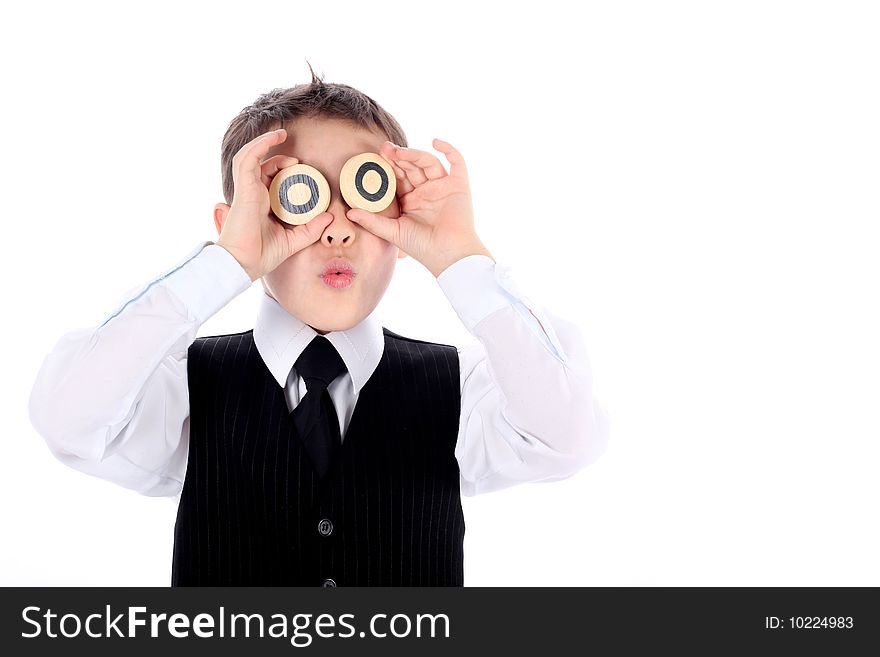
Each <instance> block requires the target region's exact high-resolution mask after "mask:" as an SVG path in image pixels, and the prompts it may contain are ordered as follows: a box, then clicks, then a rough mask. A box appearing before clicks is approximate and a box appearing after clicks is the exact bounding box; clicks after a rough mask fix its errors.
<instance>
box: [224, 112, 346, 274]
mask: <svg viewBox="0 0 880 657" xmlns="http://www.w3.org/2000/svg"><path fill="white" fill-rule="evenodd" d="M285 139H287V131H286V130H284V129H283V128H281V129H279V130H273V131H272V132H266V133H264V134H262V135H260V136H259V137H257V138H255V139H253V140H252V141H249V142H248V143H247V144H245V145H244V146H242V147H241V148H240V149H239V151H238V152H237V153H236V154H235V156H234V157H233V158H232V181H233V184H234V185H235V192H234V195H233V199H232V206H231V207H230V209H229V212H228V214H227V215H226V220H225V221H224V222H223V227H222V229H221V231H220V237H219V238H218V239H217V241H216V242H215V244H218V245H220V246H222V247H223V248H225V249H226V250H227V251H229V253H231V254H232V256H233V257H234V258H235V259H236V260H238V262H239V264H240V265H241V266H242V267H243V268H244V270H245V271H246V272H247V274H248V276H250V277H251V280H252V281H255V280H257V279H258V278H260V277H261V276H264V275H265V274H268V273H269V272H271V271H272V270H273V269H275V268H276V267H277V266H278V265H280V264H281V263H282V262H283V261H284V260H286V259H287V258H289V257H290V256H292V255H293V254H294V253H296V252H297V251H302V250H303V249H304V248H306V247H307V246H309V245H311V244H314V243H315V242H317V241H318V240H319V239H321V235H322V234H323V233H324V229H325V228H326V227H327V226H329V225H330V222H331V221H332V220H333V215H332V214H330V213H329V212H324V213H322V214H319V215H318V216H317V217H314V218H313V219H312V220H311V221H309V222H308V223H306V224H302V225H299V226H293V225H290V224H287V223H285V222H283V221H281V220H280V219H278V218H277V217H276V216H275V213H274V212H272V208H271V206H270V204H269V185H271V184H272V178H274V177H275V175H276V174H277V173H278V172H279V171H280V170H281V169H284V168H286V167H290V166H293V165H294V164H298V163H299V160H297V159H296V158H295V157H288V156H286V155H275V156H273V157H270V158H268V159H266V160H265V161H263V160H262V157H263V156H265V155H266V153H268V152H269V149H270V148H272V147H273V146H276V145H278V144H281V143H284V140H285Z"/></svg>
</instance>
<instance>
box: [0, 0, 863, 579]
mask: <svg viewBox="0 0 880 657" xmlns="http://www.w3.org/2000/svg"><path fill="white" fill-rule="evenodd" d="M872 5H873V3H869V2H865V3H856V2H804V1H799V2H768V1H763V2H742V1H739V2H724V3H722V2H711V3H710V2H663V3H659V2H607V3H573V2H568V1H565V2H548V1H546V0H544V1H542V2H540V3H525V2H523V3H511V2H504V3H501V2H498V3H489V2H485V3H481V2H473V1H469V2H460V3H459V2H437V3H416V2H411V1H407V2H390V1H388V0H383V1H382V2H378V3H370V2H351V3H348V2H325V3H315V2H309V3H306V2H279V3H273V2H259V3H253V4H250V5H248V4H247V3H241V2H234V3H228V4H225V3H224V4H221V3H205V2H198V3H192V4H189V3H184V2H173V3H168V4H161V3H156V2H151V3H140V4H135V3H113V4H111V3H107V4H106V5H99V4H95V3H89V2H77V3H46V2H42V3H27V4H25V3H18V4H17V5H16V6H14V7H10V4H9V3H6V4H5V5H4V8H3V9H2V16H0V25H2V27H0V57H2V61H3V79H4V80H3V89H2V92H0V94H2V95H0V98H2V105H0V111H2V130H3V149H2V158H0V166H2V175H0V184H2V187H3V196H2V202H3V210H4V216H3V219H4V221H3V225H4V239H3V247H4V248H3V258H2V267H3V271H2V281H3V297H4V307H5V308H6V310H5V311H4V313H3V315H4V320H3V322H2V331H3V342H2V345H3V359H2V360H3V363H4V367H3V378H2V400H3V407H2V413H3V415H2V439H3V443H4V444H3V452H2V454H3V458H2V470H0V504H2V517H0V522H2V527H3V540H2V541H0V583H2V584H6V585H155V586H167V585H168V584H169V583H170V570H171V549H172V540H173V524H174V517H175V513H176V506H175V505H174V504H173V503H171V502H170V500H168V499H164V500H163V499H157V498H147V497H142V496H139V495H137V494H135V493H132V492H130V491H127V490H126V489H123V488H121V487H118V486H115V485H113V484H110V483H107V482H104V481H102V480H100V479H96V478H93V477H90V476H88V475H85V474H82V473H79V472H77V471H74V470H71V469H68V468H66V467H65V466H63V465H61V464H60V463H59V462H57V461H55V460H54V458H53V457H52V455H51V454H50V452H49V450H48V449H47V447H46V445H45V443H44V442H43V439H42V438H41V437H40V436H39V435H38V434H37V433H36V432H35V431H34V429H33V428H32V427H31V425H30V423H29V420H28V416H27V398H28V395H29V393H30V389H31V386H32V384H33V380H34V377H35V375H36V372H37V369H38V368H39V366H40V364H41V362H42V360H43V358H44V357H45V356H46V355H47V354H48V352H49V351H50V350H51V348H52V347H53V345H54V344H55V342H56V340H57V339H58V338H59V337H60V336H61V335H62V334H64V333H66V332H67V331H70V330H73V329H75V328H79V327H84V326H90V325H97V324H99V323H100V322H101V321H102V320H103V318H104V316H105V314H106V313H109V312H111V311H112V310H114V309H115V308H116V307H117V302H118V300H119V298H120V295H122V294H123V293H124V292H125V291H126V290H129V289H131V288H134V287H135V286H137V285H139V284H141V283H143V282H145V281H147V280H149V279H150V278H152V277H153V276H155V275H157V274H159V273H161V272H163V271H165V270H166V269H167V268H168V267H170V266H172V265H173V264H174V263H176V262H177V261H179V260H180V259H181V258H182V257H184V256H185V255H186V254H187V253H188V252H189V251H190V250H191V249H192V248H193V247H194V246H195V245H196V244H197V243H198V242H199V241H201V240H204V239H208V240H210V239H214V238H215V237H216V232H215V230H214V226H213V221H212V214H211V213H212V208H213V206H214V204H215V203H216V202H218V201H222V195H221V185H220V141H221V138H222V136H223V133H224V131H225V130H226V127H227V125H228V123H229V121H230V120H231V119H232V118H233V117H234V116H235V115H236V114H237V113H238V111H239V110H240V109H241V108H243V107H244V106H246V105H249V104H250V103H251V102H253V100H255V99H256V97H257V96H258V95H259V94H261V93H264V92H266V91H268V90H270V89H272V88H274V87H289V86H293V85H294V84H299V83H303V82H306V81H308V79H309V72H308V67H307V65H306V59H308V60H309V61H310V62H311V63H312V65H313V66H314V67H315V69H316V71H317V72H318V73H319V74H324V76H325V81H326V82H340V83H344V84H349V85H352V86H354V87H356V88H358V89H360V90H361V91H363V92H365V93H367V94H368V95H370V96H371V97H373V98H374V99H375V100H376V101H377V102H379V103H380V104H381V105H382V106H383V107H385V108H386V109H387V110H388V111H390V112H391V113H392V114H393V115H394V116H395V117H396V118H397V119H398V121H399V122H400V123H401V124H402V126H403V128H404V130H405V131H406V133H407V135H408V137H409V141H410V145H411V146H412V147H414V148H419V149H422V150H428V151H432V152H434V151H433V149H432V148H431V139H432V138H434V137H439V138H441V139H444V140H447V141H449V142H451V143H452V144H453V145H455V146H456V147H458V148H459V149H460V150H461V151H462V153H463V155H464V156H465V159H466V161H467V163H468V167H469V171H470V180H471V187H472V190H473V195H474V205H475V213H476V225H477V231H478V233H479V235H480V236H481V238H482V239H483V241H484V243H485V244H486V245H487V246H488V247H489V249H490V251H492V253H493V255H494V256H495V257H496V259H497V260H498V261H499V262H504V263H506V264H508V265H510V266H511V267H512V268H513V270H512V273H513V275H514V277H515V280H516V281H517V283H518V284H519V286H520V287H521V288H522V289H523V290H524V291H525V292H526V293H527V294H528V295H529V296H530V297H531V298H533V299H534V300H536V301H538V302H540V303H541V304H543V305H545V306H546V307H548V308H550V309H551V310H553V311H554V312H556V313H557V314H560V315H562V316H565V317H567V318H569V319H571V320H573V321H575V322H577V323H578V325H579V326H580V327H581V328H582V331H583V335H584V338H585V340H586V341H587V344H588V346H589V350H590V355H591V358H592V363H593V371H594V382H595V390H596V393H597V395H598V397H599V399H600V401H601V402H602V404H603V405H604V407H605V408H606V409H607V410H608V412H609V415H610V416H611V418H612V422H613V425H612V435H611V443H610V446H609V449H608V451H607V453H606V454H605V455H604V456H603V457H602V459H600V461H598V462H597V463H595V464H594V465H592V466H590V467H588V468H586V469H584V470H583V471H581V472H580V473H579V474H578V475H576V476H575V477H573V478H571V479H568V480H565V481H562V482H558V483H551V484H525V485H522V486H518V487H515V488H510V489H507V490H504V491H499V492H496V493H490V494H487V495H484V496H479V497H475V498H464V499H463V504H464V507H465V516H466V522H467V534H466V542H465V583H466V585H468V586H483V585H505V586H506V585H559V586H568V585H622V586H631V585H673V586H679V585H873V586H877V585H880V566H878V563H880V561H878V559H877V554H878V553H880V545H878V543H880V541H878V538H880V531H878V522H877V506H878V502H880V486H878V477H877V470H878V467H880V459H878V457H880V448H878V438H880V413H878V408H880V404H878V401H880V374H878V372H880V349H878V339H877V338H878V335H880V317H878V311H877V298H878V287H880V276H878V274H880V265H878V257H877V253H878V249H880V242H878V237H877V226H878V220H880V212H878V209H880V208H878V205H880V202H878V199H880V193H878V174H880V121H878V117H880V93H878V73H880V70H878V69H880V45H878V44H880V41H878V39H877V35H878V33H880V21H878V15H877V10H876V9H874V8H873V6H872ZM435 154H437V155H438V156H439V157H440V158H441V161H444V162H445V160H444V159H443V156H442V154H440V153H436V152H435ZM259 294H261V287H260V285H259V284H255V285H254V286H252V288H251V289H250V290H249V291H248V292H246V293H244V294H242V295H241V296H240V297H238V298H236V299H235V300H234V301H233V302H232V303H230V304H229V305H228V306H227V307H226V308H224V309H222V310H221V311H220V312H219V313H218V314H217V315H215V316H214V317H213V318H211V319H210V320H209V321H208V322H207V323H206V324H205V325H203V326H202V328H201V330H200V332H199V334H200V335H210V334H215V333H222V332H232V331H241V330H246V329H248V328H251V327H252V325H253V324H252V322H253V318H254V315H255V311H256V304H257V300H258V298H259ZM380 309H381V312H382V315H381V317H382V319H383V323H384V325H385V326H387V327H389V328H391V329H392V330H394V331H396V332H398V333H402V334H405V335H411V336H413V337H419V338H421V339H426V340H435V341H440V342H447V343H452V344H459V345H463V344H466V343H468V342H469V341H471V340H474V339H475V338H472V337H471V336H470V334H469V333H467V331H466V330H465V329H464V327H463V326H462V325H461V323H460V321H459V320H458V318H457V316H456V315H455V313H454V311H453V310H452V308H451V306H450V305H449V303H448V301H447V300H446V298H445V297H444V296H443V294H442V292H441V291H440V289H439V287H438V286H437V284H436V282H435V281H434V278H433V277H432V276H431V275H430V274H429V273H428V272H427V270H425V269H424V268H423V267H422V266H421V265H419V264H418V263H417V262H416V261H414V260H412V259H410V258H407V259H405V260H403V261H400V262H399V264H398V271H397V273H396V274H395V278H394V281H393V283H392V285H391V287H390V288H389V290H388V292H387V294H386V296H385V298H384V299H383V301H382V303H381V305H380Z"/></svg>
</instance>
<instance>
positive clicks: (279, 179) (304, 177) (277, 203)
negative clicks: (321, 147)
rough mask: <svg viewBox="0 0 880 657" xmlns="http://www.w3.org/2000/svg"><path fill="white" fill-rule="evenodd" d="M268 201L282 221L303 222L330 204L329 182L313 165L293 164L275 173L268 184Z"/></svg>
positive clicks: (289, 222) (290, 222)
mask: <svg viewBox="0 0 880 657" xmlns="http://www.w3.org/2000/svg"><path fill="white" fill-rule="evenodd" d="M269 203H270V205H271V206H272V212H274V213H275V216H276V217H278V218H279V219H281V221H284V222H286V223H288V224H294V225H298V224H305V223H308V222H309V221H311V220H312V219H314V218H315V217H317V216H318V215H319V214H321V213H322V212H325V211H326V210H327V208H328V207H329V205H330V185H328V184H327V179H326V178H325V177H324V176H323V175H322V174H321V172H320V171H318V170H317V169H316V168H315V167H310V166H309V165H308V164H302V163H300V164H294V165H293V166H292V167H287V168H286V169H281V171H279V172H278V173H277V174H275V177H274V178H273V179H272V183H271V184H270V185H269Z"/></svg>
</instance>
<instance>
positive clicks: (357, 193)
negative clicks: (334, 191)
mask: <svg viewBox="0 0 880 657" xmlns="http://www.w3.org/2000/svg"><path fill="white" fill-rule="evenodd" d="M339 191H340V192H341V193H342V198H344V199H345V202H346V203H348V205H349V206H351V207H353V208H360V209H361V210H366V211H368V212H381V211H382V210H384V209H385V208H387V207H388V206H389V205H391V202H392V201H393V200H394V197H395V195H396V194H397V178H395V176H394V169H392V168H391V165H390V164H389V163H388V160H386V159H385V158H384V157H382V156H381V155H379V154H378V153H361V154H360V155H355V156H354V157H352V158H350V159H349V160H348V161H347V162H346V163H345V164H344V165H343V166H342V171H341V172H340V174H339Z"/></svg>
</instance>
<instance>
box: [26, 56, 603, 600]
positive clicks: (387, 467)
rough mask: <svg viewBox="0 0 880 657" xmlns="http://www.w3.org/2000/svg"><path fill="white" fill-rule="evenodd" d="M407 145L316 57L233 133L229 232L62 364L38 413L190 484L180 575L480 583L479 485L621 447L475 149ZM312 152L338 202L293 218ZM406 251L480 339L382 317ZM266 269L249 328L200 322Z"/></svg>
mask: <svg viewBox="0 0 880 657" xmlns="http://www.w3.org/2000/svg"><path fill="white" fill-rule="evenodd" d="M406 143H407V142H406V138H405V136H404V134H403V132H402V130H401V129H400V126H399V125H398V124H397V122H396V121H395V120H394V118H393V117H392V116H391V115H390V114H388V113H387V112H385V110H383V109H382V108H381V107H379V106H378V105H377V104H376V103H375V102H374V101H373V100H372V99H370V98H368V97H367V96H365V95H364V94H362V93H360V92H358V91H356V90H354V89H352V88H351V87H348V86H346V85H339V84H325V83H324V82H323V81H322V80H320V79H318V78H317V77H316V76H315V74H314V72H313V73H312V82H311V83H310V84H306V85H297V86H295V87H293V88H291V89H286V90H282V89H276V90H273V91H272V92H270V93H268V94H264V95H263V96H261V97H260V98H259V99H258V100H257V101H256V102H255V103H254V105H252V106H250V107H248V108H245V109H244V110H242V112H241V113H240V114H239V116H238V117H236V118H235V119H234V120H233V121H232V122H231V124H230V126H229V129H228V130H227V133H226V135H225V137H224V140H223V148H222V154H221V159H222V172H223V191H224V196H225V199H226V203H218V204H217V205H216V206H215V209H214V221H215V226H216V228H217V232H218V234H219V237H218V239H217V241H216V242H215V243H211V242H205V243H204V244H201V245H199V246H198V247H197V248H196V249H195V250H194V251H193V252H192V253H191V254H190V255H189V256H188V257H187V258H185V259H184V260H183V261H182V262H181V263H179V264H178V265H177V266H176V267H174V268H173V269H171V270H169V271H168V272H166V273H165V274H164V275H163V276H160V277H159V278H157V279H156V280H154V281H151V282H150V283H148V284H147V285H146V286H144V287H143V288H142V289H141V291H140V292H139V293H138V294H135V295H133V296H132V297H131V298H130V299H128V300H127V301H126V302H125V303H123V304H122V305H121V306H120V308H119V309H118V310H117V311H116V312H115V313H113V314H111V315H110V316H109V317H108V318H107V319H106V320H105V321H104V322H103V323H102V324H101V325H100V326H98V327H97V328H92V329H85V330H80V331H74V332H72V333H69V334H67V335H66V336H64V337H63V338H62V339H61V340H60V341H59V343H58V344H57V345H56V347H55V349H54V350H53V352H52V353H51V354H50V355H49V356H48V357H47V359H46V361H45V362H44V364H43V366H42V368H41V370H40V373H39V375H38V377H37V380H36V383H35V385H34V389H33V392H32V394H31V400H30V413H31V420H32V422H33V424H34V426H35V427H36V428H37V430H38V431H39V432H40V433H41V434H42V435H43V437H44V438H45V439H46V441H47V443H48V445H49V447H50V449H51V451H52V453H53V454H54V455H55V456H56V457H57V458H58V459H59V460H61V461H62V462H63V463H66V464H67V465H69V466H71V467H74V468H77V469H79V470H82V471H84V472H87V473H89V474H92V475H95V476H99V477H103V478H105V479H108V480H110V481H114V482H116V483H118V484H120V485H122V486H126V487H128V488H131V489H134V490H137V491H139V492H141V493H143V494H145V495H156V496H159V495H164V496H177V495H179V496H180V497H179V506H178V514H177V520H176V523H175V529H174V555H173V566H172V585H173V586H181V585H297V586H301V585H308V586H337V585H339V586H409V585H430V586H462V585H463V582H464V574H463V554H462V547H463V540H464V530H465V523H464V517H463V515H462V508H461V499H460V493H461V492H463V493H464V494H465V495H476V494H479V493H484V492H489V491H492V490H498V489H500V488H504V487H507V486H511V485H514V484H517V483H520V482H526V481H551V480H555V479H561V478H564V477H568V476H571V475H572V474H574V473H575V472H577V471H578V470H579V469H580V468H582V467H584V466H585V465H586V464H588V463H590V462H592V461H593V460H594V459H595V458H597V457H598V455H599V454H600V453H601V452H602V451H603V449H604V445H605V440H606V433H607V432H606V430H605V427H604V423H603V421H602V415H601V412H600V411H599V409H598V407H597V406H596V405H594V401H593V398H592V384H591V374H590V367H589V363H588V360H587V355H586V351H585V349H584V347H583V342H582V340H581V337H580V334H579V333H578V331H577V329H576V327H574V326H572V325H571V324H569V323H566V322H564V321H562V320H560V319H558V318H555V317H552V318H551V316H550V315H549V314H548V313H547V312H546V311H544V310H542V309H541V308H540V307H538V306H537V305H535V304H533V303H531V302H530V301H529V300H527V299H525V298H524V297H522V296H521V295H520V294H519V293H518V292H517V290H516V287H515V286H514V285H513V283H512V281H511V280H510V279H509V277H508V276H506V274H505V273H504V270H503V269H502V268H501V267H500V266H496V264H495V261H494V259H493V258H492V255H491V253H490V252H489V251H488V250H487V249H486V247H485V246H484V245H483V243H482V242H481V241H480V239H479V238H478V237H477V234H476V232H475V230H474V220H473V211H472V207H471V196H470V191H469V186H468V179H467V170H466V166H465V162H464V159H463V158H462V156H461V154H460V153H459V152H458V151H457V150H456V149H455V148H453V147H452V146H451V145H450V144H448V143H446V142H442V141H439V140H436V141H435V142H434V144H435V146H436V147H437V149H438V150H440V151H441V152H442V153H444V154H445V156H446V157H447V159H448V160H449V162H450V164H451V170H450V172H449V173H447V172H446V170H445V168H444V167H443V165H442V164H441V163H440V161H439V160H438V159H437V158H436V157H435V156H434V155H432V154H430V153H427V152H424V151H419V150H414V149H408V148H405V146H406ZM398 145H402V146H403V147H399V146H398ZM366 152H374V153H379V154H380V155H382V157H384V158H385V159H386V160H387V161H388V162H389V163H391V165H392V167H393V170H394V173H395V178H396V184H397V191H396V197H395V199H394V201H393V202H392V203H391V205H390V206H389V207H388V208H387V209H385V210H383V211H382V212H380V213H377V214H372V213H369V212H366V211H363V210H359V209H351V208H349V206H348V205H347V204H346V202H345V200H344V199H343V197H342V195H341V193H340V190H339V177H340V169H341V167H342V165H343V164H344V163H345V162H346V161H347V160H348V158H350V157H352V156H353V155H357V154H359V153H366ZM299 162H302V163H305V164H309V165H310V166H313V167H315V168H316V169H318V170H319V171H320V172H322V173H323V174H324V176H325V177H326V179H327V181H329V184H330V187H331V194H330V199H331V200H330V205H329V207H328V208H327V210H326V211H325V212H323V213H322V214H320V215H318V216H316V217H314V218H313V219H312V220H311V221H309V222H308V223H306V224H302V225H296V226H293V225H288V224H284V223H282V222H281V221H280V220H279V219H278V218H276V217H275V216H274V214H273V213H272V211H271V209H270V202H269V195H268V188H269V186H270V184H271V181H272V179H273V178H274V176H275V175H276V174H277V173H278V172H279V171H280V170H282V169H284V168H286V167H289V166H292V165H294V164H297V163H299ZM407 255H408V256H410V257H413V258H415V259H416V260H418V261H419V262H420V263H422V264H423V265H424V266H425V267H427V268H428V269H429V270H430V271H431V273H432V274H433V275H434V276H435V277H436V278H437V281H438V284H439V285H440V286H441V288H442V289H443V291H444V293H445V294H446V296H447V297H448V299H449V300H450V302H451V303H452V305H453V307H454V308H455V310H456V312H457V313H458V315H459V317H460V318H461V320H462V321H463V323H464V324H465V326H466V327H467V328H468V329H469V330H470V331H471V333H472V334H473V335H475V336H476V337H477V339H478V340H479V343H478V344H475V345H474V346H473V347H470V348H468V349H463V350H459V349H456V348H455V347H452V346H448V345H443V344H436V343H429V342H424V341H419V340H414V339H411V338H406V337H403V336H400V335H398V334H396V333H394V332H392V331H390V330H388V329H386V328H384V327H382V326H381V324H380V323H379V321H378V320H377V319H376V317H375V315H374V313H373V311H374V309H375V307H376V305H377V304H378V303H379V301H380V299H381V298H382V295H383V294H384V292H385V290H386V289H387V287H388V284H389V283H390V280H391V276H392V274H393V271H394V265H395V262H396V260H397V258H400V257H404V256H407ZM257 279H260V280H261V281H262V285H263V288H264V292H265V295H264V296H263V297H262V300H261V306H260V310H259V313H258V316H257V319H256V322H255V325H254V328H253V329H252V330H249V331H244V332H242V333H237V334H232V335H219V336H208V337H199V338H196V332H197V330H198V328H199V326H201V324H202V323H204V321H206V320H207V319H208V318H209V317H211V316H212V315H213V314H214V313H216V312H217V311H218V310H219V309H220V308H221V307H223V306H224V305H225V304H226V303H228V302H229V301H230V300H231V299H232V298H234V297H235V296H237V295H238V294H240V293H241V292H242V291H244V290H245V289H247V288H248V287H249V286H250V284H251V283H252V282H253V281H255V280H257Z"/></svg>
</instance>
